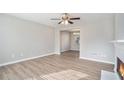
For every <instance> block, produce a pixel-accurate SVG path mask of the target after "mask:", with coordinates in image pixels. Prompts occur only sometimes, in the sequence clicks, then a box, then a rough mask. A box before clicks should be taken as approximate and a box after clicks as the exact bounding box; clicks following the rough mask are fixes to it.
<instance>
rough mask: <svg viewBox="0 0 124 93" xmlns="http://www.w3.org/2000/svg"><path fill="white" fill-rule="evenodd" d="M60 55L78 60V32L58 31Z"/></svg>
mask: <svg viewBox="0 0 124 93" xmlns="http://www.w3.org/2000/svg"><path fill="white" fill-rule="evenodd" d="M60 52H61V53H60V54H61V55H66V56H70V57H74V58H75V57H76V58H79V53H80V30H63V31H60Z"/></svg>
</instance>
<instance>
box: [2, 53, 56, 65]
mask: <svg viewBox="0 0 124 93" xmlns="http://www.w3.org/2000/svg"><path fill="white" fill-rule="evenodd" d="M53 54H55V53H48V54H44V55H40V56H35V57H29V58H24V59H20V60H16V61H11V62H6V63H3V64H0V67H1V66H6V65H10V64H14V63H19V62H24V61H27V60H31V59H36V58H40V57H44V56H49V55H53Z"/></svg>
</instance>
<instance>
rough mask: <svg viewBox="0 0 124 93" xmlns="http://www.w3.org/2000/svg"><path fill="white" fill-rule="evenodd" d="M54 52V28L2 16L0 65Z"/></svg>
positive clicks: (0, 16)
mask: <svg viewBox="0 0 124 93" xmlns="http://www.w3.org/2000/svg"><path fill="white" fill-rule="evenodd" d="M53 52H54V29H53V28H51V27H48V26H45V25H41V24H38V23H34V22H31V21H25V20H22V19H18V18H16V17H13V16H8V15H5V14H0V64H3V63H7V62H10V61H15V60H20V59H24V58H30V57H35V56H40V55H45V54H49V53H53Z"/></svg>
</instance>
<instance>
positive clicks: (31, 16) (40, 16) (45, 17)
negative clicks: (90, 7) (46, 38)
mask: <svg viewBox="0 0 124 93" xmlns="http://www.w3.org/2000/svg"><path fill="white" fill-rule="evenodd" d="M8 15H11V16H15V17H18V18H22V19H25V20H30V21H34V22H37V23H41V24H45V25H48V26H52V27H57V26H60V25H59V24H58V22H59V20H50V19H51V18H60V17H61V15H62V13H8ZM70 16H71V17H80V18H81V20H73V22H74V25H73V26H78V25H80V24H81V22H84V23H85V22H86V21H88V20H90V21H91V20H96V19H97V20H101V19H102V20H104V19H105V18H108V17H111V16H112V14H105V13H104V14H98V13H97V14H95V13H94V14H93V13H92V14H91V13H89V14H85V13H70Z"/></svg>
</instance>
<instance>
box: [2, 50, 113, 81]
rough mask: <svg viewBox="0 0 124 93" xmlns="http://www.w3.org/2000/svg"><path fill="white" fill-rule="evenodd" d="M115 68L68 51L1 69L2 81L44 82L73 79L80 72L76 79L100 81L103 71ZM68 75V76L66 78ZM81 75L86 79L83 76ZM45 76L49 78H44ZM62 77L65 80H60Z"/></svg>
mask: <svg viewBox="0 0 124 93" xmlns="http://www.w3.org/2000/svg"><path fill="white" fill-rule="evenodd" d="M113 68H114V66H113V65H111V64H105V63H100V62H93V61H88V60H82V59H79V53H78V52H75V51H67V52H63V53H62V54H61V55H50V56H46V57H41V58H37V59H33V60H29V61H25V62H20V63H16V64H12V65H7V66H3V67H0V79H1V80H33V79H36V80H44V79H49V78H48V77H50V76H58V77H56V78H54V77H52V79H55V80H57V78H59V79H73V76H74V75H75V73H77V72H78V74H77V76H76V75H75V77H74V78H75V79H76V77H78V78H77V79H79V80H98V79H100V75H101V70H107V71H113ZM69 71H70V72H69ZM64 73H65V74H64ZM66 73H67V74H68V76H66ZM79 73H81V74H82V75H85V76H86V77H83V76H81V75H80V74H79ZM49 75H50V76H49ZM79 75H80V76H79ZM44 76H46V77H47V78H43V77H44ZM60 76H62V77H63V78H60ZM64 76H66V77H68V78H65V77H64ZM69 76H70V77H69ZM71 76H72V78H71Z"/></svg>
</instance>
